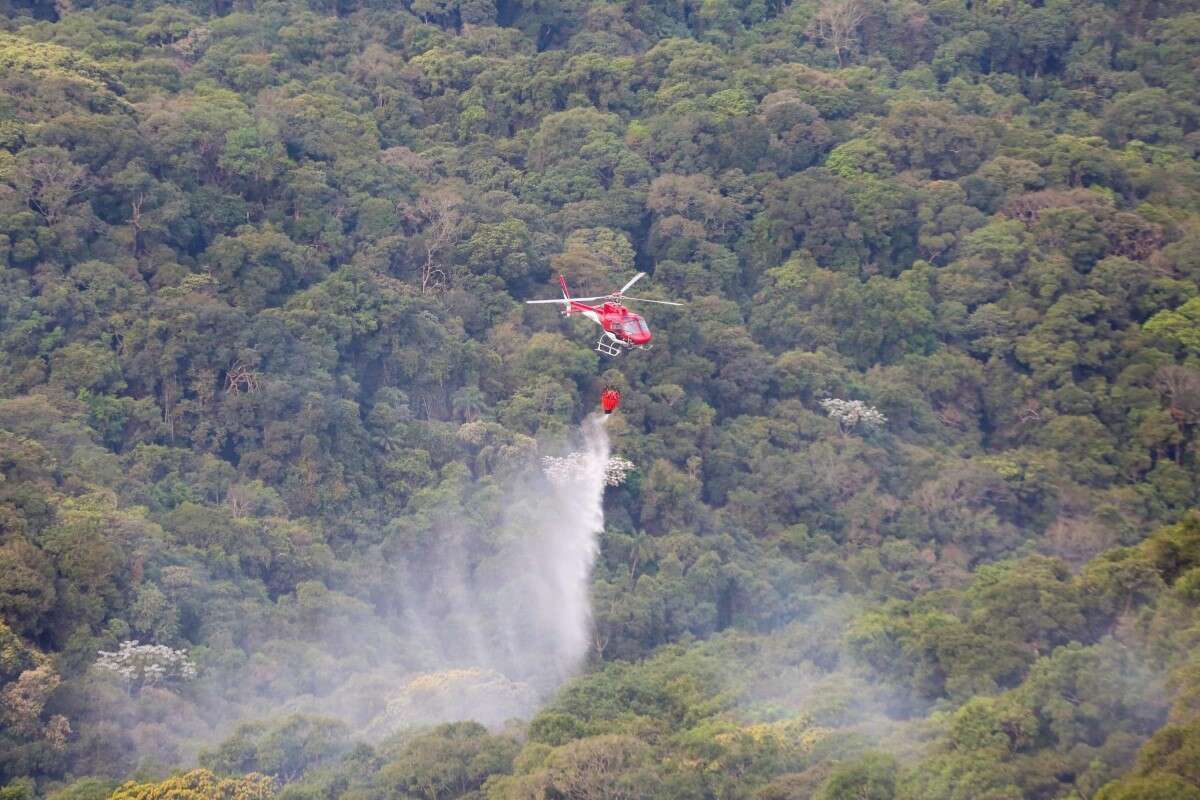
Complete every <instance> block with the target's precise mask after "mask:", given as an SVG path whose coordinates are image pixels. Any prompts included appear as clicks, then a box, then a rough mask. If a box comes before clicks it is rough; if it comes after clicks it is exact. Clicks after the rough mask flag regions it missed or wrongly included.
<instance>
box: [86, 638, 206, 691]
mask: <svg viewBox="0 0 1200 800" xmlns="http://www.w3.org/2000/svg"><path fill="white" fill-rule="evenodd" d="M97 656H99V657H98V658H97V659H96V663H95V667H96V669H97V670H99V671H100V672H102V673H108V674H110V675H113V676H115V677H116V678H117V679H119V680H120V681H121V682H122V683H124V684H125V685H126V687H127V688H128V689H129V690H130V691H135V692H136V691H137V690H139V689H141V688H142V687H143V686H157V685H160V684H164V683H183V682H185V681H190V680H192V679H193V678H195V677H196V665H195V664H193V663H192V661H191V659H189V658H188V656H187V653H185V652H184V651H183V650H173V649H172V648H170V647H167V646H166V645H163V644H139V643H138V641H137V639H129V640H126V641H124V642H121V646H120V647H118V648H117V649H116V650H115V651H114V650H101V651H100V652H98V653H97Z"/></svg>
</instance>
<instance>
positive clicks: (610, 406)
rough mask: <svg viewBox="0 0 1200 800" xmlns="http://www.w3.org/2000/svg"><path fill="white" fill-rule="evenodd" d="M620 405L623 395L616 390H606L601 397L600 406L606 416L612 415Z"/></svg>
mask: <svg viewBox="0 0 1200 800" xmlns="http://www.w3.org/2000/svg"><path fill="white" fill-rule="evenodd" d="M620 403H621V393H620V392H618V391H617V390H616V389H605V390H604V391H603V392H602V393H601V395H600V405H601V406H603V407H604V413H605V414H611V413H612V412H613V410H614V409H615V408H616V407H617V406H618V405H620Z"/></svg>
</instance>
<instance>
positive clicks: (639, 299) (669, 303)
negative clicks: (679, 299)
mask: <svg viewBox="0 0 1200 800" xmlns="http://www.w3.org/2000/svg"><path fill="white" fill-rule="evenodd" d="M621 299H622V300H635V301H637V302H639V303H658V304H659V305H661V306H682V305H686V303H675V302H672V301H670V300H649V299H647V298H645V297H622V298H621Z"/></svg>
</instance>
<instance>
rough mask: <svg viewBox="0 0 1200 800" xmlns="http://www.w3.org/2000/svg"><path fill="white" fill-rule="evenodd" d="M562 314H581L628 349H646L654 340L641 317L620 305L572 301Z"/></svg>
mask: <svg viewBox="0 0 1200 800" xmlns="http://www.w3.org/2000/svg"><path fill="white" fill-rule="evenodd" d="M563 313H564V314H566V315H567V316H570V315H571V314H582V315H583V316H585V317H587V318H588V319H590V320H591V321H592V322H595V323H597V324H598V325H599V326H600V327H601V328H603V329H604V332H605V333H607V334H609V335H611V336H612V337H613V338H614V339H618V340H620V342H621V343H622V344H624V345H626V346H628V347H646V346H648V345H649V344H650V340H651V339H652V338H654V337H653V335H652V334H651V333H650V328H649V327H647V326H646V320H645V319H643V318H642V315H641V314H635V313H634V312H632V311H630V310H629V309H628V308H626V307H625V306H623V305H621V304H620V303H614V302H611V301H609V302H606V303H604V304H602V305H598V306H589V305H588V304H587V303H580V302H579V301H577V300H572V301H571V302H570V304H569V305H568V306H567V308H566V310H565V311H563Z"/></svg>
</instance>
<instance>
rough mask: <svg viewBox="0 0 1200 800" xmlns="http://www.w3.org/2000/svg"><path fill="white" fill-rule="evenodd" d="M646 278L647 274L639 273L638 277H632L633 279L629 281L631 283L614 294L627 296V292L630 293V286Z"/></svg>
mask: <svg viewBox="0 0 1200 800" xmlns="http://www.w3.org/2000/svg"><path fill="white" fill-rule="evenodd" d="M644 277H646V273H644V272H639V273H638V274H637V275H634V276H633V277H632V278H631V279H630V280H629V283H627V284H625V285H624V286H622V287H621V288H620V289H617V291H616V292H614V293H613V294H625V292H627V291H629V287H630V286H633V285H634V284H635V283H637V282H638V281H640V280H641V279H642V278H644Z"/></svg>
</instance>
